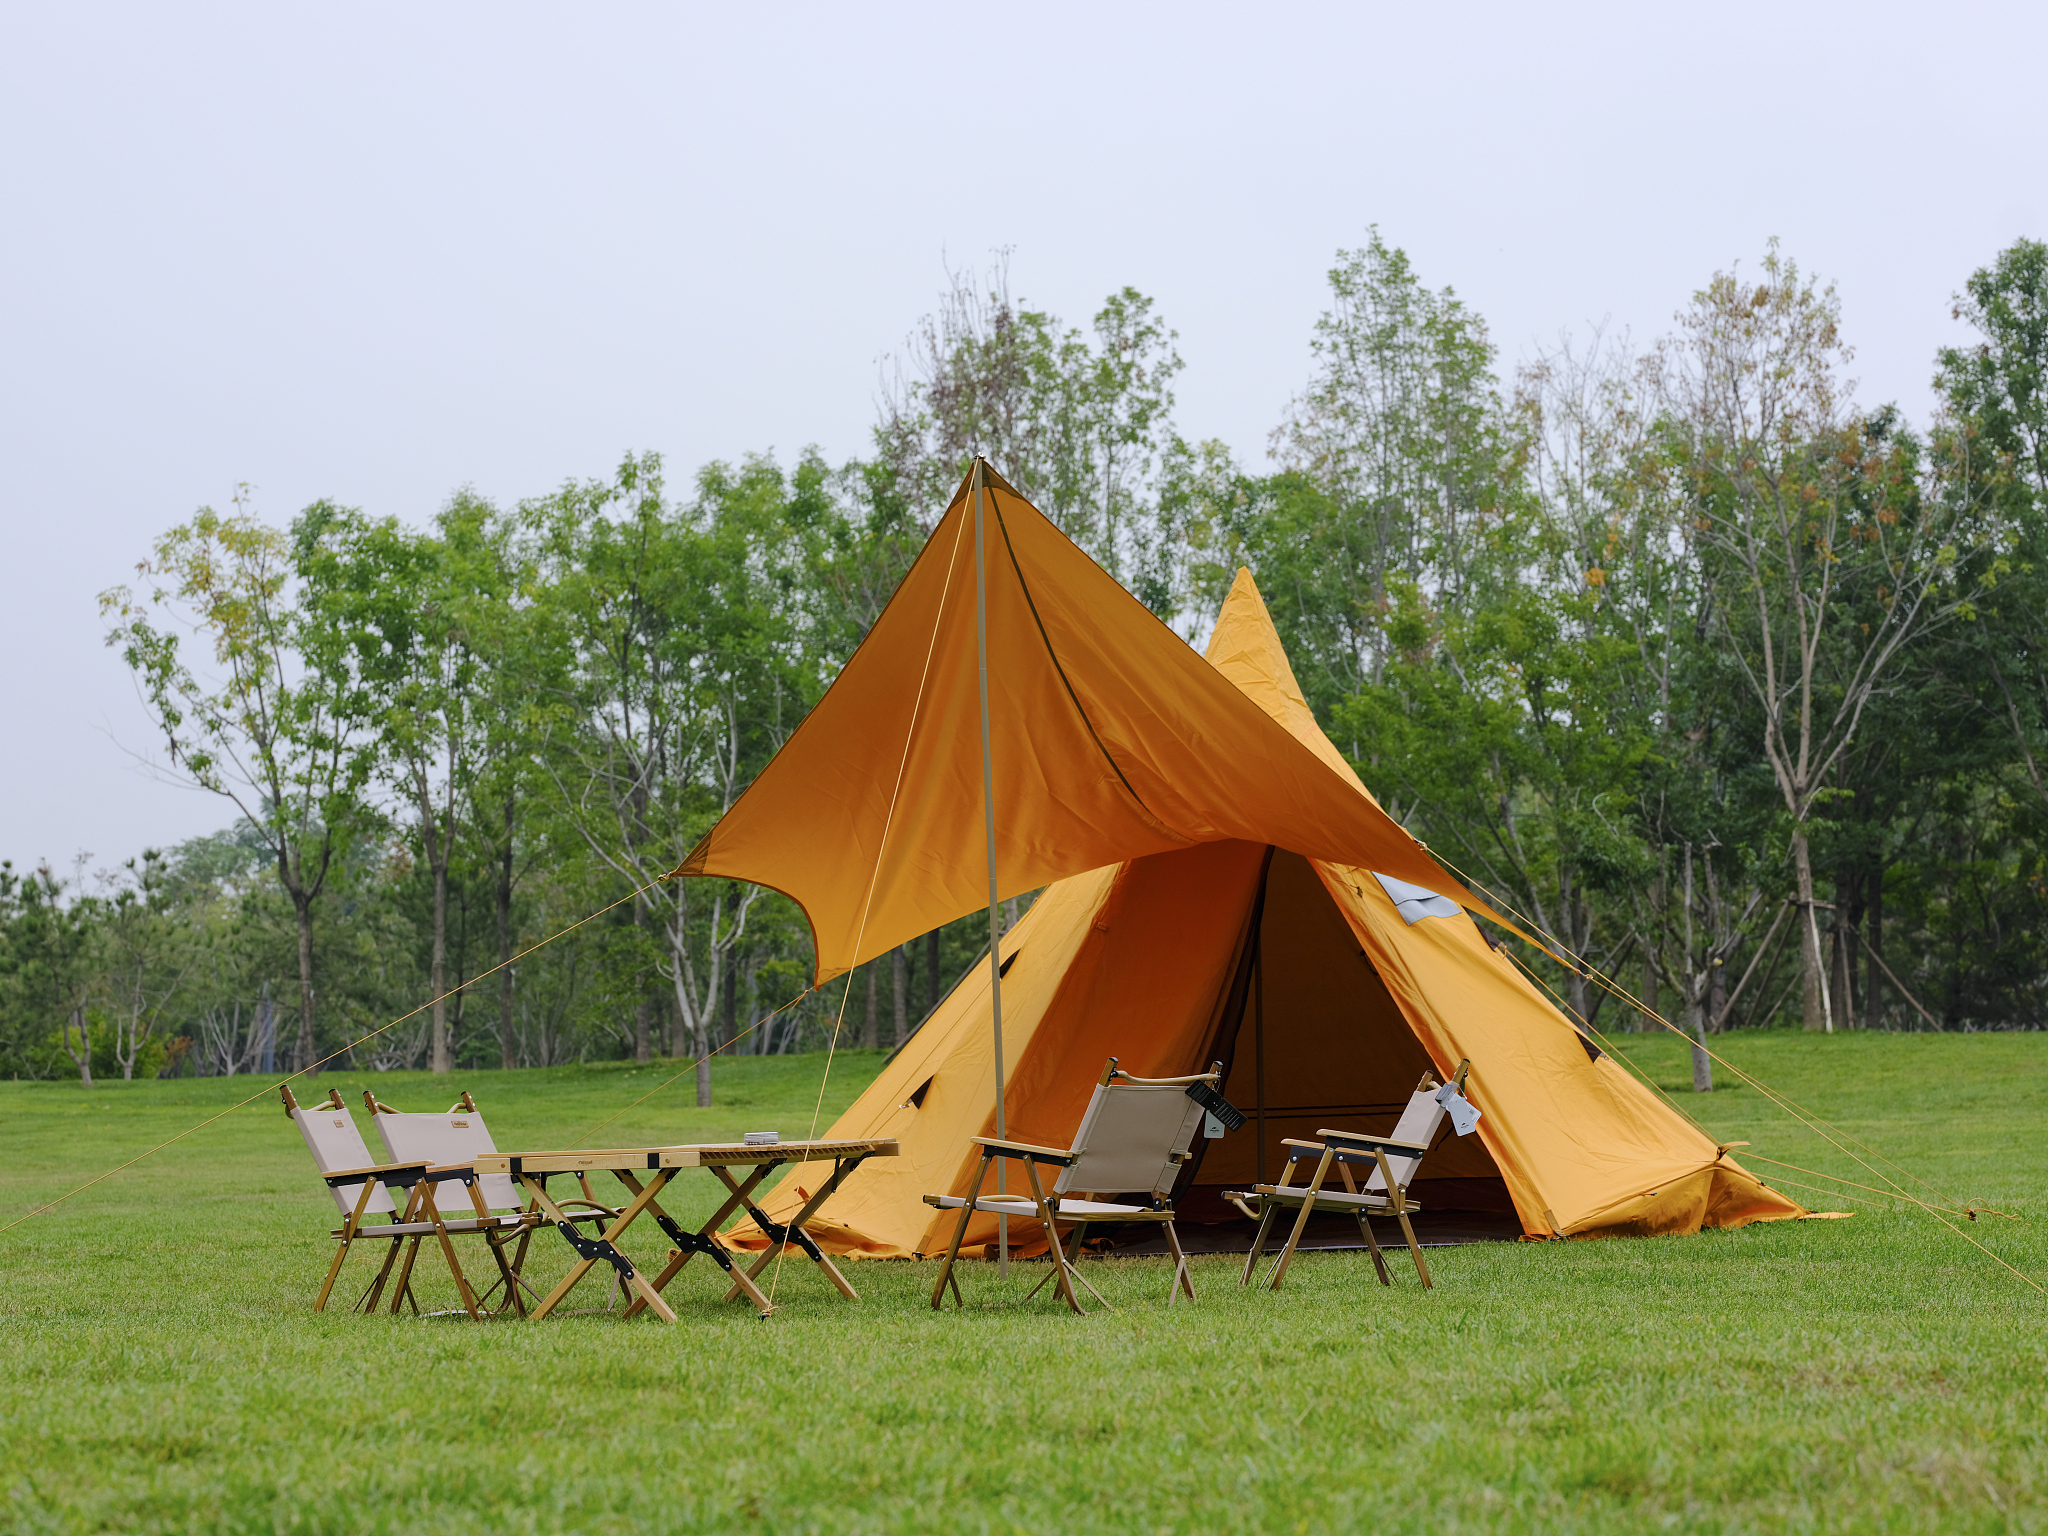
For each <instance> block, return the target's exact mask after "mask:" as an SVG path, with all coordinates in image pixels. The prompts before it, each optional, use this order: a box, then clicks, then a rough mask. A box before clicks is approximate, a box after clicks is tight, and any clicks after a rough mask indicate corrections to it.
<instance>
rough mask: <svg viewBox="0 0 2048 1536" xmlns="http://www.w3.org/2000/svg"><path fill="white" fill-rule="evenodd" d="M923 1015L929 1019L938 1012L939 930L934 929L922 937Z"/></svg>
mask: <svg viewBox="0 0 2048 1536" xmlns="http://www.w3.org/2000/svg"><path fill="white" fill-rule="evenodd" d="M924 995H925V998H926V1004H925V1010H924V1014H925V1017H926V1018H930V1017H931V1016H932V1015H933V1014H935V1013H937V1012H938V1011H939V930H938V929H936V928H934V929H933V930H932V931H931V932H930V933H928V934H926V935H925V936H924Z"/></svg>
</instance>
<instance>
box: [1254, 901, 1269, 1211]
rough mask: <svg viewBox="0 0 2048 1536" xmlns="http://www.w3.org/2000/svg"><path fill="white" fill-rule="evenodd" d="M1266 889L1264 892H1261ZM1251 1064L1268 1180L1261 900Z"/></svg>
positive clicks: (1261, 1152)
mask: <svg viewBox="0 0 2048 1536" xmlns="http://www.w3.org/2000/svg"><path fill="white" fill-rule="evenodd" d="M1263 894H1264V893H1263V892H1261V895H1263ZM1252 1065H1253V1067H1254V1069H1255V1071H1254V1078H1255V1080H1256V1082H1257V1088H1256V1090H1255V1091H1256V1093H1257V1095H1258V1105H1257V1116H1258V1121H1257V1129H1256V1130H1255V1131H1254V1132H1253V1134H1254V1135H1255V1136H1257V1137H1258V1145H1259V1179H1258V1181H1259V1183H1261V1184H1263V1183H1265V1182H1266V914H1265V904H1264V902H1263V901H1262V902H1261V903H1260V910H1259V926H1258V931H1257V932H1255V933H1254V934H1253V935H1252Z"/></svg>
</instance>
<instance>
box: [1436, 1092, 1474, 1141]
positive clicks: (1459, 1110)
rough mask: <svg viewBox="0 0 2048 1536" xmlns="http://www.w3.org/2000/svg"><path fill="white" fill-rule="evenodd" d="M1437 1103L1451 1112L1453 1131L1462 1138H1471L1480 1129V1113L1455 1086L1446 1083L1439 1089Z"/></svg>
mask: <svg viewBox="0 0 2048 1536" xmlns="http://www.w3.org/2000/svg"><path fill="white" fill-rule="evenodd" d="M1436 1101H1437V1103H1439V1104H1441V1105H1443V1107H1444V1108H1445V1109H1446V1110H1447V1111H1449V1113H1450V1116H1451V1129H1452V1130H1454V1131H1456V1132H1457V1133H1458V1134H1459V1135H1460V1136H1470V1135H1471V1134H1472V1133H1473V1132H1474V1131H1476V1130H1478V1129H1479V1111H1478V1110H1477V1109H1476V1108H1474V1107H1473V1105H1472V1101H1471V1100H1470V1099H1468V1098H1466V1097H1465V1095H1463V1094H1462V1093H1460V1092H1458V1090H1457V1087H1456V1086H1455V1085H1454V1084H1451V1083H1445V1084H1444V1085H1443V1087H1441V1088H1439V1089H1437V1091H1436Z"/></svg>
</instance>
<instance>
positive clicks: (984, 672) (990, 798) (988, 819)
mask: <svg viewBox="0 0 2048 1536" xmlns="http://www.w3.org/2000/svg"><path fill="white" fill-rule="evenodd" d="M985 462H986V461H985V460H983V459H982V458H981V456H980V455H979V454H977V455H976V456H975V460H974V639H975V644H976V645H977V646H978V647H979V649H980V653H981V654H980V660H981V819H982V824H983V826H984V828H985V829H986V831H987V834H988V996H989V1006H990V1010H991V1014H992V1016H993V1018H994V1021H995V1063H996V1135H997V1137H998V1138H1001V1137H1005V1136H1008V1135H1009V1134H1010V1132H1009V1128H1008V1127H1007V1126H1006V1125H1005V1124H1004V1122H1003V957H1002V943H1001V939H1002V934H1001V932H1000V931H999V930H998V928H997V926H996V778H995V763H994V761H993V759H992V758H991V757H990V755H989V745H988V564H987V560H986V558H985V555H984V547H985V545H986V543H987V540H986V538H985V536H984V534H983V531H982V524H983V522H984V521H985V515H984V512H983V502H982V495H983V486H984V485H985V484H986V480H985V478H984V476H983V473H982V469H983V466H984V464H985ZM1009 1161H1010V1160H1009V1159H1008V1158H1006V1157H999V1158H997V1159H996V1193H997V1194H998V1195H1001V1194H1003V1193H1004V1192H1005V1190H1004V1185H1005V1183H1006V1180H1005V1179H1004V1177H1003V1175H1004V1172H1005V1170H1006V1169H1007V1167H1008V1165H1009ZM996 1274H997V1276H998V1277H999V1278H1001V1279H1004V1280H1007V1279H1009V1277H1010V1218H1009V1217H1007V1216H998V1217H996Z"/></svg>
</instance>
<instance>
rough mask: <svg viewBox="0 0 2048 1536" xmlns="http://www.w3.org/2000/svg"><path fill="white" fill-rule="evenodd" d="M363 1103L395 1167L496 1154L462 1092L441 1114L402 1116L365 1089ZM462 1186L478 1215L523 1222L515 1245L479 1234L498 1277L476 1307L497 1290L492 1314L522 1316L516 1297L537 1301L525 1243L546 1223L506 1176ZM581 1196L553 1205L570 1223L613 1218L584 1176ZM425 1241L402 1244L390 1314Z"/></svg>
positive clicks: (495, 1233) (461, 1163)
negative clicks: (567, 1212)
mask: <svg viewBox="0 0 2048 1536" xmlns="http://www.w3.org/2000/svg"><path fill="white" fill-rule="evenodd" d="M363 1103H364V1104H365V1105H366V1106H367V1107H368V1108H369V1111H370V1123H371V1124H372V1125H374V1126H376V1128H377V1136H378V1139H380V1140H381V1141H382V1142H383V1143H384V1150H385V1151H386V1152H387V1153H388V1154H389V1155H390V1158H391V1160H392V1161H393V1162H395V1163H397V1162H416V1161H420V1160H425V1161H426V1162H427V1163H428V1164H429V1165H430V1166H432V1167H434V1168H435V1169H437V1170H445V1169H448V1168H454V1167H465V1166H468V1165H470V1164H472V1163H473V1162H474V1160H475V1159H476V1158H477V1157H479V1156H480V1155H482V1154H484V1153H486V1152H496V1151H497V1150H498V1147H497V1143H496V1142H494V1141H493V1140H492V1139H491V1132H490V1127H489V1126H487V1125H485V1124H484V1117H483V1112H482V1111H481V1110H479V1109H478V1108H477V1106H476V1100H475V1099H473V1098H471V1097H470V1096H469V1094H467V1093H464V1094H463V1095H462V1097H461V1098H459V1099H457V1100H456V1101H455V1103H454V1104H452V1105H450V1106H449V1107H448V1109H447V1110H446V1111H445V1112H444V1113H441V1114H421V1113H407V1112H405V1111H403V1110H397V1109H393V1108H392V1107H391V1106H390V1105H389V1104H386V1103H385V1102H384V1101H383V1100H381V1099H379V1098H378V1097H377V1095H376V1094H375V1093H373V1092H371V1091H369V1090H368V1089H365V1090H364V1092H363ZM467 1187H468V1188H469V1190H470V1191H471V1194H472V1201H471V1203H472V1204H473V1205H474V1206H475V1208H476V1211H477V1214H478V1215H479V1216H481V1217H489V1216H493V1215H502V1214H503V1213H506V1212H511V1213H516V1214H520V1215H522V1216H523V1217H524V1218H525V1220H524V1221H523V1222H522V1223H521V1224H520V1226H519V1229H518V1238H517V1241H516V1242H514V1241H513V1238H512V1235H511V1233H510V1232H508V1231H502V1230H493V1229H491V1228H488V1227H486V1228H483V1229H482V1231H483V1237H484V1241H485V1242H487V1243H489V1244H490V1245H491V1247H492V1249H493V1250H494V1257H495V1258H496V1259H497V1260H498V1268H499V1278H498V1280H497V1281H496V1282H495V1283H494V1284H493V1285H492V1286H491V1288H490V1289H489V1290H487V1291H485V1292H484V1293H483V1295H482V1296H481V1297H480V1298H479V1300H480V1303H482V1304H486V1305H487V1304H488V1303H489V1302H490V1300H491V1298H492V1297H493V1296H494V1295H496V1294H497V1292H498V1290H499V1289H500V1287H502V1288H503V1289H504V1291H505V1297H504V1299H503V1300H502V1301H500V1302H499V1303H498V1305H497V1307H496V1309H495V1310H497V1311H500V1312H502V1311H504V1310H506V1309H507V1308H511V1309H513V1310H515V1311H517V1312H518V1313H519V1315H520V1316H522V1317H523V1316H525V1315H526V1302H525V1297H524V1296H522V1295H521V1292H522V1291H523V1292H524V1293H525V1294H526V1295H528V1296H531V1297H532V1298H533V1299H534V1300H536V1301H538V1300H539V1299H540V1292H539V1291H537V1290H535V1289H534V1288H533V1287H532V1286H531V1285H529V1284H528V1283H527V1282H526V1280H525V1279H524V1278H523V1274H524V1266H525V1263H526V1249H527V1244H528V1243H529V1242H531V1241H532V1238H533V1230H534V1228H535V1226H538V1225H545V1224H546V1218H544V1217H542V1216H541V1215H540V1214H539V1213H538V1212H536V1211H535V1210H534V1207H533V1202H532V1201H530V1200H523V1199H522V1198H521V1196H520V1192H519V1186H518V1185H516V1184H514V1183H513V1182H512V1178H511V1176H510V1175H509V1174H503V1173H486V1174H480V1175H478V1176H477V1177H476V1179H475V1180H474V1182H472V1183H469V1184H468V1186H467ZM583 1193H584V1195H585V1197H586V1198H585V1199H583V1200H567V1201H559V1202H557V1204H559V1205H564V1206H570V1207H575V1208H577V1209H576V1210H575V1212H574V1214H572V1215H571V1217H570V1219H571V1220H572V1221H605V1220H608V1219H610V1218H612V1217H615V1216H617V1215H618V1212H617V1210H616V1209H614V1208H613V1207H611V1206H607V1205H600V1204H599V1203H598V1202H597V1201H596V1200H593V1199H589V1198H587V1197H588V1196H589V1194H590V1181H589V1179H588V1178H587V1177H586V1178H584V1180H583ZM408 1214H409V1215H411V1216H418V1215H420V1214H422V1213H421V1212H419V1211H412V1212H409V1213H408ZM436 1235H437V1236H438V1234H436ZM424 1240H425V1235H424V1234H423V1235H421V1236H416V1237H414V1238H412V1239H411V1240H410V1241H409V1242H408V1243H407V1244H406V1253H405V1259H404V1261H403V1263H402V1265H401V1266H400V1270H399V1277H398V1287H399V1288H398V1290H397V1291H396V1292H395V1293H394V1294H393V1296H392V1310H393V1311H396V1310H397V1309H398V1305H399V1299H400V1298H401V1297H402V1296H404V1295H405V1294H406V1293H407V1287H408V1284H409V1282H410V1280H411V1278H412V1266H413V1260H414V1259H415V1258H416V1257H417V1255H418V1253H419V1246H420V1244H421V1242H423V1241H424ZM508 1244H510V1245H511V1252H510V1256H509V1257H507V1256H506V1254H505V1252H504V1250H505V1249H506V1247H507V1245H508Z"/></svg>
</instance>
